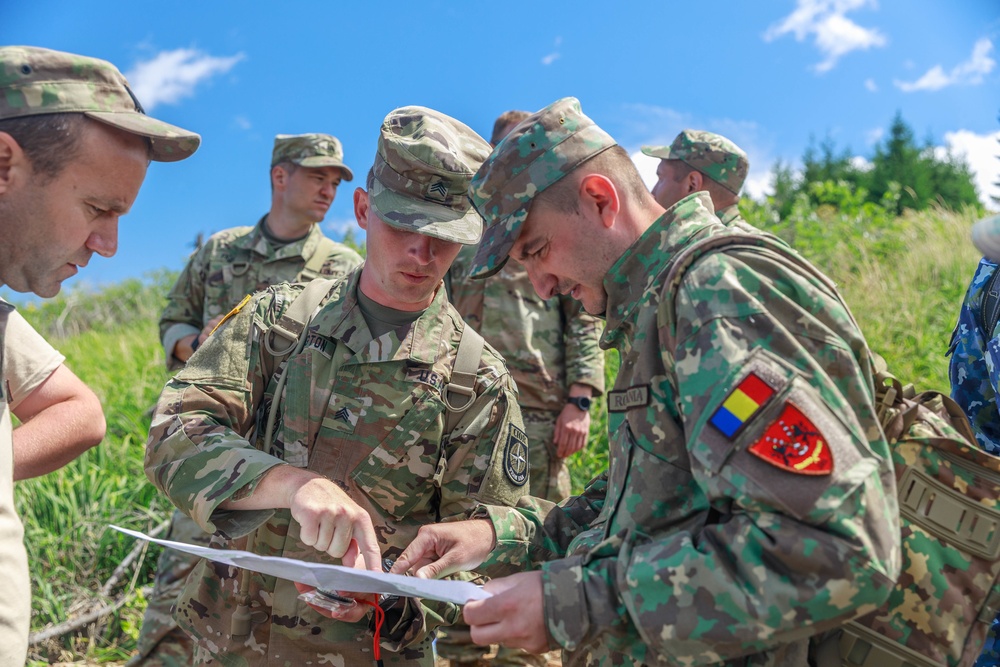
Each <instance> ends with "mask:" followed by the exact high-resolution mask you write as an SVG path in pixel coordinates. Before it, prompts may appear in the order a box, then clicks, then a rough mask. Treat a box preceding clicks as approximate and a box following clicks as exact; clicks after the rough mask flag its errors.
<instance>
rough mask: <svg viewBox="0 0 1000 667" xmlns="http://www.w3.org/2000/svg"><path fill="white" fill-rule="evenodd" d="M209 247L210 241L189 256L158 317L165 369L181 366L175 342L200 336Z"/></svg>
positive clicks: (174, 368)
mask: <svg viewBox="0 0 1000 667" xmlns="http://www.w3.org/2000/svg"><path fill="white" fill-rule="evenodd" d="M211 245H212V241H211V239H209V242H208V243H206V244H205V245H204V246H202V248H201V249H200V250H198V251H197V252H196V253H195V254H194V255H192V256H191V259H190V260H189V261H188V263H187V265H186V266H185V267H184V270H183V271H181V274H180V275H179V276H178V277H177V282H176V283H174V286H173V288H171V290H170V293H169V294H167V305H166V306H164V308H163V313H162V314H161V315H160V341H161V342H162V343H163V357H164V359H165V360H166V364H167V369H168V370H172V371H173V370H177V369H178V368H181V367H182V366H184V364H183V363H182V362H181V361H180V360H179V359H177V357H175V356H174V346H175V345H176V344H177V341H179V340H180V339H181V338H185V337H186V336H190V335H192V334H197V333H201V329H202V324H203V322H202V319H203V314H204V310H205V278H206V276H205V271H206V270H207V257H208V255H209V253H210V248H211Z"/></svg>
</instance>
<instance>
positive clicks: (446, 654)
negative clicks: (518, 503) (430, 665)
mask: <svg viewBox="0 0 1000 667" xmlns="http://www.w3.org/2000/svg"><path fill="white" fill-rule="evenodd" d="M521 416H522V417H523V418H524V431H525V433H526V434H527V436H528V471H529V477H528V488H529V491H528V493H529V494H530V495H532V496H535V497H538V498H545V499H546V500H551V501H553V502H559V501H560V500H562V499H563V498H566V497H568V496H569V494H570V490H571V489H570V478H569V466H567V465H566V459H562V458H559V457H558V456H556V448H555V445H553V444H552V436H553V435H554V434H555V430H556V420H557V419H558V418H559V413H558V412H552V411H550V410H535V409H532V408H521ZM436 646H437V654H438V657H441V658H444V659H446V660H450V661H452V662H453V663H459V664H461V663H470V664H476V663H477V662H480V661H482V660H483V658H484V656H485V655H486V654H487V653H488V652H489V647H486V646H479V645H477V644H473V643H472V638H471V637H470V636H469V626H467V625H455V626H452V627H450V628H441V629H440V630H438V638H437V645H436ZM490 662H491V663H492V664H494V665H531V666H532V667H545V664H546V661H545V658H543V657H541V656H537V655H531V654H529V653H525V652H524V651H522V650H521V649H516V648H506V647H504V646H501V647H499V648H498V649H497V652H496V657H494V658H493V659H492V660H491V661H490Z"/></svg>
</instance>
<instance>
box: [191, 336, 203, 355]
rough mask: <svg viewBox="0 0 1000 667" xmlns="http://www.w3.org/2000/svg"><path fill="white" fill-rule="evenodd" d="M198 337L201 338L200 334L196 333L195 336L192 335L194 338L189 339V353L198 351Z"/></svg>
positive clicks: (199, 344)
mask: <svg viewBox="0 0 1000 667" xmlns="http://www.w3.org/2000/svg"><path fill="white" fill-rule="evenodd" d="M200 339H201V334H198V335H197V336H195V337H194V340H193V341H191V354H194V353H195V352H197V351H198V348H199V347H200V346H201V343H200V342H199V340H200Z"/></svg>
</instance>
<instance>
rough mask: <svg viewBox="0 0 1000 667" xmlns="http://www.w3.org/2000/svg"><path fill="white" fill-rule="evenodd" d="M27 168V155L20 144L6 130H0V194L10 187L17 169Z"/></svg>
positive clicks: (15, 178) (15, 176)
mask: <svg viewBox="0 0 1000 667" xmlns="http://www.w3.org/2000/svg"><path fill="white" fill-rule="evenodd" d="M29 168H30V167H29V165H28V159H27V156H26V155H25V154H24V150H23V149H22V148H21V146H20V144H18V143H17V141H16V140H15V139H14V137H12V136H10V135H9V134H7V133H6V132H0V195H4V194H6V193H7V192H8V191H9V190H10V189H11V187H12V186H13V183H14V181H16V180H17V173H18V172H19V171H23V170H25V169H29ZM25 176H27V174H25Z"/></svg>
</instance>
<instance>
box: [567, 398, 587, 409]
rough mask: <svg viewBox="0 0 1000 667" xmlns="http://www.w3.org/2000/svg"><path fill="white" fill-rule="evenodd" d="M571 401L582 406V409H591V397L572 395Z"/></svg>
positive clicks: (579, 406)
mask: <svg viewBox="0 0 1000 667" xmlns="http://www.w3.org/2000/svg"><path fill="white" fill-rule="evenodd" d="M569 402H570V403H572V404H573V405H575V406H576V407H578V408H580V409H581V410H589V409H590V399H589V398H587V397H586V396H575V397H570V399H569Z"/></svg>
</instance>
